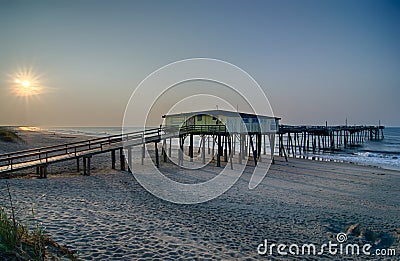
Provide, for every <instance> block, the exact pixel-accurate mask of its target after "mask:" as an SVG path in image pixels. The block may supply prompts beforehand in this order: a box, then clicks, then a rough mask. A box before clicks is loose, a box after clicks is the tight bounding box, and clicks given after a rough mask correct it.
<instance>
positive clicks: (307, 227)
mask: <svg viewBox="0 0 400 261" xmlns="http://www.w3.org/2000/svg"><path fill="white" fill-rule="evenodd" d="M93 162H94V163H93V166H94V168H95V169H93V170H92V176H81V175H77V174H76V173H74V172H73V169H74V166H72V167H71V166H64V165H60V166H54V167H52V168H53V169H50V173H52V172H53V173H54V174H56V175H50V178H48V179H26V178H22V179H9V180H8V182H9V183H10V185H11V189H12V195H13V197H14V201H15V202H14V203H15V205H16V208H17V209H18V210H19V212H18V215H19V216H20V217H21V218H23V219H28V218H27V217H29V216H30V213H31V211H30V210H31V206H32V204H34V208H35V218H36V219H39V220H40V221H41V222H42V224H43V226H44V227H45V228H46V231H47V232H48V233H49V234H50V235H52V236H53V238H54V239H55V240H56V241H57V242H58V243H60V244H66V245H68V246H70V247H71V248H73V249H75V250H76V251H78V252H79V256H80V258H81V259H82V260H105V259H107V260H140V259H142V260H146V259H147V260H157V259H159V260H175V259H179V258H182V259H197V258H200V259H222V260H252V259H263V260H299V259H309V260H315V259H318V260H324V259H326V260H328V259H336V260H338V259H341V260H343V259H347V260H366V259H367V260H368V259H370V260H375V259H376V257H368V256H359V257H357V256H349V255H345V256H340V255H336V256H335V255H333V256H332V255H329V253H325V254H323V255H321V256H302V255H298V256H296V255H289V256H279V255H278V254H277V253H275V256H268V255H267V256H260V255H259V254H258V253H257V246H258V245H259V244H261V243H263V242H264V240H265V239H267V240H268V242H270V243H276V244H279V243H283V244H288V245H290V244H299V245H301V244H306V243H307V244H309V243H313V244H316V245H322V244H324V243H328V241H330V240H331V241H333V242H336V235H337V233H339V232H344V233H346V232H347V234H348V241H347V242H349V243H359V244H360V245H361V244H365V243H369V244H371V245H373V249H376V248H394V249H396V251H397V257H388V258H387V260H393V259H396V258H398V257H399V252H400V249H399V240H400V221H399V216H400V206H399V202H400V193H399V185H400V173H399V172H395V171H389V170H383V169H378V168H372V167H365V166H357V165H352V164H345V163H334V162H319V161H310V160H304V159H289V162H285V161H284V160H282V159H280V158H278V159H277V161H276V164H275V165H272V166H271V168H270V170H269V172H268V175H267V176H266V177H265V179H264V180H263V181H262V183H261V184H260V185H259V186H258V187H256V188H255V189H253V190H249V189H248V184H249V180H250V176H251V174H252V170H253V167H252V166H247V167H246V170H245V172H244V173H243V175H242V176H241V178H240V179H239V181H238V182H237V183H236V184H235V185H234V186H233V187H232V188H231V189H230V190H228V191H227V192H226V193H224V194H223V195H221V196H220V197H218V198H216V199H214V200H211V201H208V202H206V203H201V204H195V205H178V204H174V203H170V202H166V201H164V200H161V199H159V198H157V197H155V196H153V195H152V194H150V193H149V192H147V191H146V190H145V189H144V188H143V187H142V186H141V185H140V184H138V182H137V181H136V180H135V178H134V177H133V176H132V175H131V174H129V173H128V172H121V171H116V170H111V169H110V165H109V164H110V163H109V155H104V156H95V157H94V158H93ZM96 162H97V163H98V164H96ZM70 165H74V164H73V163H71V164H70ZM161 168H162V169H164V171H167V172H168V173H170V175H171V176H173V178H174V179H176V180H182V181H188V182H190V181H191V180H202V179H204V180H205V179H208V178H209V177H210V173H211V174H213V173H215V175H216V174H218V172H219V171H220V168H217V167H215V166H208V167H206V168H205V169H202V170H197V171H193V172H192V171H179V170H178V169H177V167H176V166H174V165H173V164H170V163H162V165H161ZM59 173H63V175H59ZM5 182H6V180H4V179H3V180H0V202H1V203H2V204H3V205H7V204H8V203H7V191H6V185H5ZM357 224H358V225H357Z"/></svg>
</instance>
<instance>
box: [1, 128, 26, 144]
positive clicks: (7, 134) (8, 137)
mask: <svg viewBox="0 0 400 261" xmlns="http://www.w3.org/2000/svg"><path fill="white" fill-rule="evenodd" d="M0 141H5V142H23V140H22V138H21V137H19V136H18V134H16V133H15V131H13V130H10V129H9V128H7V127H0Z"/></svg>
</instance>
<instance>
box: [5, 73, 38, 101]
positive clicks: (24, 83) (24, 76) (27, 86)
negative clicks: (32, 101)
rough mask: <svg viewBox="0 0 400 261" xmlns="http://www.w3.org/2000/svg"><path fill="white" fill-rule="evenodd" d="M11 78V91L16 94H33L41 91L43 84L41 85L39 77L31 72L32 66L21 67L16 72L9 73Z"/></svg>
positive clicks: (27, 95)
mask: <svg viewBox="0 0 400 261" xmlns="http://www.w3.org/2000/svg"><path fill="white" fill-rule="evenodd" d="M10 77H11V78H12V79H13V84H12V92H13V93H14V94H15V95H16V96H23V97H29V96H35V95H38V94H40V93H42V92H43V86H41V83H40V78H41V75H38V74H36V73H34V72H33V69H32V68H22V69H19V70H18V72H16V73H14V74H13V75H10Z"/></svg>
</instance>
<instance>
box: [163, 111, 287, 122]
mask: <svg viewBox="0 0 400 261" xmlns="http://www.w3.org/2000/svg"><path fill="white" fill-rule="evenodd" d="M238 114H239V115H240V117H242V118H256V117H260V118H267V119H276V120H280V119H281V118H279V117H272V116H265V115H257V114H252V113H245V112H235V111H225V110H208V111H193V112H182V113H175V114H168V115H163V116H162V118H166V117H173V116H184V117H185V116H186V117H191V116H194V115H210V116H218V115H223V116H231V117H237V116H238Z"/></svg>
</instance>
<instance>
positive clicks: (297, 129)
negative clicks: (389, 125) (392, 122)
mask: <svg viewBox="0 0 400 261" xmlns="http://www.w3.org/2000/svg"><path fill="white" fill-rule="evenodd" d="M384 128H385V127H384V126H328V125H325V126H288V125H280V126H279V131H278V140H279V141H278V144H279V145H278V146H279V155H280V156H284V157H285V158H286V160H287V156H293V157H297V156H304V155H305V154H307V153H308V152H312V153H316V152H319V151H331V152H333V151H338V150H343V149H346V148H351V147H357V146H361V144H362V143H364V142H366V141H367V140H381V139H383V138H384V135H383V129H384Z"/></svg>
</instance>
